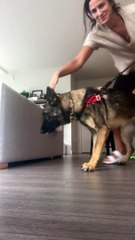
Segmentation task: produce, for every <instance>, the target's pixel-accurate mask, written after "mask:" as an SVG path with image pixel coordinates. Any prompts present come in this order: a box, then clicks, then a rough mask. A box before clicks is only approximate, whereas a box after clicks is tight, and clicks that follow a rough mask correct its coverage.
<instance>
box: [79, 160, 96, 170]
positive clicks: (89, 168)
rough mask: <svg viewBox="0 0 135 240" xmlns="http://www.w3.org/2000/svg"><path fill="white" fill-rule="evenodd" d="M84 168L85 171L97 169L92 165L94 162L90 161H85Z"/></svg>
mask: <svg viewBox="0 0 135 240" xmlns="http://www.w3.org/2000/svg"><path fill="white" fill-rule="evenodd" d="M82 170H83V171H84V172H93V171H94V170H95V166H92V164H90V163H89V162H88V163H83V165H82Z"/></svg>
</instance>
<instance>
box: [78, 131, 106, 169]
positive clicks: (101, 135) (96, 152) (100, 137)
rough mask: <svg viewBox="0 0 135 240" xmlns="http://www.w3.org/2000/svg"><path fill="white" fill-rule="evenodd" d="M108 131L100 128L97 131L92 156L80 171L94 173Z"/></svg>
mask: <svg viewBox="0 0 135 240" xmlns="http://www.w3.org/2000/svg"><path fill="white" fill-rule="evenodd" d="M108 134H109V129H108V128H107V127H105V126H104V127H102V128H101V129H99V130H98V131H97V137H96V138H95V139H96V141H95V143H94V144H93V149H92V155H91V158H90V161H89V162H87V163H84V164H83V165H82V170H84V171H94V170H95V168H96V165H97V162H98V160H99V158H100V155H101V153H102V149H103V147H104V144H105V141H106V139H107V137H108Z"/></svg>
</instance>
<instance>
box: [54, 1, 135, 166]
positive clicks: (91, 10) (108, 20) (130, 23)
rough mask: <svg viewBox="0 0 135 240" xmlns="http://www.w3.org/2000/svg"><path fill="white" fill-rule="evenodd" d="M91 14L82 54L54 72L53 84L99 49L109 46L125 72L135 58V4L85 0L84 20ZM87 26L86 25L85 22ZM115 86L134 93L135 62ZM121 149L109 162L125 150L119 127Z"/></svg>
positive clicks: (118, 68)
mask: <svg viewBox="0 0 135 240" xmlns="http://www.w3.org/2000/svg"><path fill="white" fill-rule="evenodd" d="M86 17H88V18H89V20H90V23H91V31H90V33H89V34H88V36H87V38H86V40H85V42H84V44H83V47H82V49H81V50H80V52H79V54H78V55H77V56H76V57H75V58H74V59H73V60H72V61H70V62H69V63H67V64H65V65H64V66H63V67H62V68H60V69H59V70H58V71H57V72H55V73H54V75H53V76H52V79H51V81H50V87H51V88H55V86H56V84H57V83H58V80H59V78H60V77H63V76H65V75H68V74H71V73H73V72H75V71H77V70H79V69H80V68H81V67H82V66H83V65H84V64H85V62H86V61H87V59H88V58H89V57H90V56H91V55H92V53H93V52H94V51H95V50H97V49H98V48H100V47H101V48H106V49H107V50H109V52H110V53H111V55H112V58H113V61H114V65H115V67H116V68H117V70H118V71H119V73H121V72H122V71H123V70H124V69H125V68H126V67H128V66H129V65H131V63H132V62H134V61H135V4H134V3H133V4H130V5H127V6H125V7H123V8H121V7H120V6H119V5H118V4H116V3H115V1H114V0H85V2H84V19H85V18H86ZM85 26H86V24H85ZM114 88H115V89H120V90H123V91H129V92H132V90H133V89H134V88H135V65H134V66H132V68H128V69H127V71H125V72H124V73H123V74H120V77H118V79H117V80H116V82H115V84H114ZM114 138H115V143H116V147H117V150H118V151H115V152H114V153H113V154H112V156H108V158H107V159H106V161H104V162H106V163H113V162H115V160H117V161H120V160H121V158H122V154H124V153H125V148H124V144H123V143H122V141H121V138H120V132H119V130H118V129H116V130H115V131H114Z"/></svg>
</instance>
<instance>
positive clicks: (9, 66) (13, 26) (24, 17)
mask: <svg viewBox="0 0 135 240" xmlns="http://www.w3.org/2000/svg"><path fill="white" fill-rule="evenodd" d="M83 2H84V1H83V0H0V66H1V67H2V68H4V69H6V70H7V71H8V72H11V73H15V72H18V71H25V70H31V69H39V68H57V67H59V66H61V65H63V64H65V63H66V62H67V61H69V60H70V59H72V58H73V57H74V56H76V55H77V53H78V52H79V50H80V48H81V47H82V44H83V41H84V36H85V35H84V26H83V11H82V9H83ZM121 2H122V3H124V2H126V3H127V2H130V1H129V0H128V1H122V0H121ZM131 2H132V1H131ZM96 53H97V52H95V53H94V54H93V55H92V57H91V59H90V60H88V61H87V63H86V64H85V66H84V67H83V68H82V69H81V70H79V71H78V72H77V73H75V76H76V78H77V79H88V78H91V77H92V78H99V77H110V76H113V75H115V74H116V69H115V68H114V67H113V63H112V59H111V57H110V55H109V54H108V53H107V52H106V51H105V50H98V54H96Z"/></svg>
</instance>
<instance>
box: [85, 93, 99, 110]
mask: <svg viewBox="0 0 135 240" xmlns="http://www.w3.org/2000/svg"><path fill="white" fill-rule="evenodd" d="M102 98H103V94H98V95H92V96H90V97H89V98H88V99H86V101H85V102H84V106H83V108H85V107H86V106H87V105H88V104H89V103H96V102H100V101H101V100H102Z"/></svg>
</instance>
